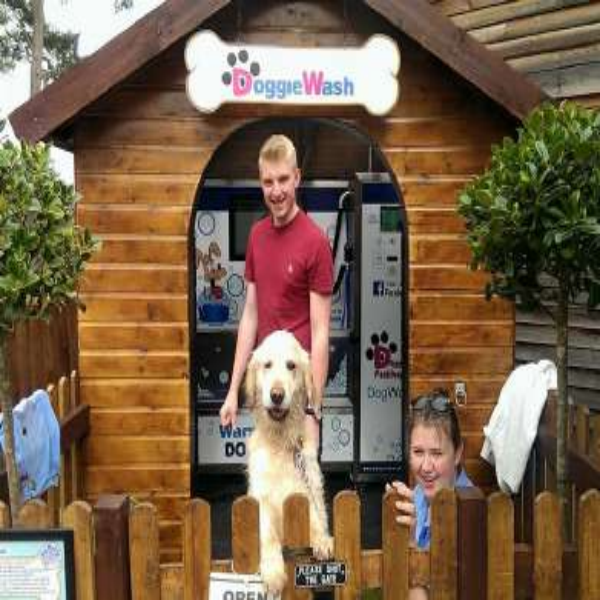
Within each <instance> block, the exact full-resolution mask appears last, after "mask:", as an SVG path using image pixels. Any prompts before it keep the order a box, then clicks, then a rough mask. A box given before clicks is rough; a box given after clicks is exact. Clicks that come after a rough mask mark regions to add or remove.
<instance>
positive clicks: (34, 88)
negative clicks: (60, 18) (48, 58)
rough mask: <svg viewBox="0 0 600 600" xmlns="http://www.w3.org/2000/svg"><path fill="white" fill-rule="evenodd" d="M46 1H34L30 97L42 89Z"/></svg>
mask: <svg viewBox="0 0 600 600" xmlns="http://www.w3.org/2000/svg"><path fill="white" fill-rule="evenodd" d="M44 26H45V22H44V0H33V46H32V48H31V83H30V88H29V89H30V95H31V96H33V95H34V94H37V93H38V92H39V91H40V90H41V89H42V59H43V57H44Z"/></svg>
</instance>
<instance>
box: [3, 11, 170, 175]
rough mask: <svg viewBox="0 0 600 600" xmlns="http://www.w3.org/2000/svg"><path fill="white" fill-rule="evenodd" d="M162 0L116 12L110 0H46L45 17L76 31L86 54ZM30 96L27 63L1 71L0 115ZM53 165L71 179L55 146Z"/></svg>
mask: <svg viewBox="0 0 600 600" xmlns="http://www.w3.org/2000/svg"><path fill="white" fill-rule="evenodd" d="M162 1H163V0H134V1H133V8H131V9H129V10H123V11H120V12H119V13H117V14H115V12H114V8H113V0H45V2H44V12H45V16H46V20H47V21H48V23H51V24H52V25H53V26H54V27H55V28H57V29H60V30H63V31H72V32H74V33H79V34H80V37H79V53H80V55H81V57H84V56H88V55H90V54H92V53H93V52H95V51H96V50H98V48H100V47H102V46H103V45H104V44H106V42H108V41H109V40H110V39H111V37H113V36H115V35H116V34H118V33H120V32H121V31H123V30H124V29H127V27H129V26H130V25H132V24H133V23H135V21H137V20H138V19H139V18H140V17H142V16H143V15H145V14H146V13H147V12H149V11H151V10H152V9H154V8H156V7H157V6H158V5H159V4H162ZM28 98H29V65H28V64H22V65H19V66H18V67H17V68H16V69H15V70H14V71H12V72H11V73H8V74H0V118H4V117H6V116H7V115H8V114H9V113H10V112H12V111H13V110H14V109H15V108H17V106H19V105H20V104H22V103H23V102H25V101H27V99H28ZM52 158H53V161H54V166H55V169H56V170H57V172H58V173H59V175H60V176H61V177H62V178H63V179H64V180H65V181H67V182H68V183H73V159H72V156H71V154H70V153H68V152H63V151H62V150H58V149H54V150H53V151H52Z"/></svg>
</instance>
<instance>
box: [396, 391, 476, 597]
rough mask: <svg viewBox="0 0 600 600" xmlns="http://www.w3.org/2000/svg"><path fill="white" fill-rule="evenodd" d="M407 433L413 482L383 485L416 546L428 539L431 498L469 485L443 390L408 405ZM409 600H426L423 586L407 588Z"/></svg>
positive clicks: (457, 433) (454, 418)
mask: <svg viewBox="0 0 600 600" xmlns="http://www.w3.org/2000/svg"><path fill="white" fill-rule="evenodd" d="M408 435H409V440H410V441H409V464H410V471H411V473H412V476H413V479H414V481H415V483H416V485H415V487H414V489H412V490H411V489H410V488H409V487H408V486H407V485H406V484H404V483H402V482H401V481H394V482H393V483H392V484H391V485H389V484H388V485H387V489H388V490H391V489H394V490H395V491H396V492H398V495H399V496H400V499H399V500H398V501H397V502H396V510H397V516H396V521H398V523H402V524H404V525H408V526H409V527H410V528H411V532H412V537H413V539H414V542H415V544H416V546H417V547H418V548H423V549H426V548H429V544H430V542H431V528H430V521H431V501H432V499H433V496H434V495H435V493H436V492H437V491H438V490H439V489H441V488H444V487H446V488H455V487H471V486H472V485H473V484H472V483H471V481H470V480H469V478H468V477H467V474H466V473H465V471H464V470H463V468H462V467H461V464H460V461H461V458H462V452H463V443H462V438H461V434H460V426H459V424H458V417H457V416H456V411H455V410H454V406H453V405H452V403H451V401H450V398H449V397H448V394H447V392H445V391H443V390H434V391H433V392H431V393H430V394H426V395H424V396H420V397H419V398H417V399H416V400H415V402H414V404H413V406H412V410H411V414H410V422H409V427H408ZM409 598H410V600H421V599H427V598H428V593H427V589H426V587H421V586H418V587H414V588H412V589H411V590H410V594H409Z"/></svg>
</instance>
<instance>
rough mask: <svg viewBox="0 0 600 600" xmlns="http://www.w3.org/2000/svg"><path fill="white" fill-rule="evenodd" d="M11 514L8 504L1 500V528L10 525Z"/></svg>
mask: <svg viewBox="0 0 600 600" xmlns="http://www.w3.org/2000/svg"><path fill="white" fill-rule="evenodd" d="M9 514H10V511H9V509H8V506H7V505H6V504H4V502H2V501H1V500H0V529H6V528H7V527H8V522H9Z"/></svg>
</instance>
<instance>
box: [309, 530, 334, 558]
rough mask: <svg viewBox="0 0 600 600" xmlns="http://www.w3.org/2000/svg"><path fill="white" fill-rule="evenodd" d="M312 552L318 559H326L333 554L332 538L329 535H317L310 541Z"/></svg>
mask: <svg viewBox="0 0 600 600" xmlns="http://www.w3.org/2000/svg"><path fill="white" fill-rule="evenodd" d="M312 549H313V554H314V555H315V556H316V557H317V558H318V559H319V560H326V559H328V558H331V557H332V556H333V538H332V537H331V536H330V535H322V536H319V537H317V538H316V539H315V540H314V541H313V543H312Z"/></svg>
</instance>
